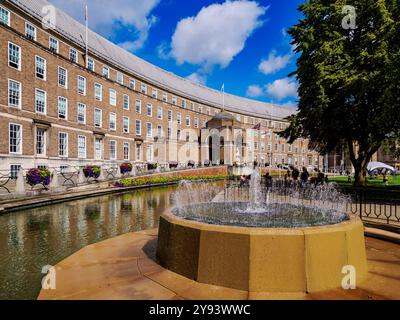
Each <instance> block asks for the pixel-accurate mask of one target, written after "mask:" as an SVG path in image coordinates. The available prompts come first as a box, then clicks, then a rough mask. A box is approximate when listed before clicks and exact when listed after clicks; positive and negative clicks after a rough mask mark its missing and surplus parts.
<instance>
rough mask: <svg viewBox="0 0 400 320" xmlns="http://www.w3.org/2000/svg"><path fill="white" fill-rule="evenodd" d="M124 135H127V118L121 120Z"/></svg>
mask: <svg viewBox="0 0 400 320" xmlns="http://www.w3.org/2000/svg"><path fill="white" fill-rule="evenodd" d="M122 123H123V130H124V133H129V117H123V118H122Z"/></svg>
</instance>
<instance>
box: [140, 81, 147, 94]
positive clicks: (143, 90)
mask: <svg viewBox="0 0 400 320" xmlns="http://www.w3.org/2000/svg"><path fill="white" fill-rule="evenodd" d="M141 91H142V93H143V94H147V86H146V85H145V84H144V83H142V86H141Z"/></svg>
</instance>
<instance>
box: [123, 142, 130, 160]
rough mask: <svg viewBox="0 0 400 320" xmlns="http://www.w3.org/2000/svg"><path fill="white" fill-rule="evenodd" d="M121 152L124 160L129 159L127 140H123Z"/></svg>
mask: <svg viewBox="0 0 400 320" xmlns="http://www.w3.org/2000/svg"><path fill="white" fill-rule="evenodd" d="M123 152H124V160H129V142H124V147H123Z"/></svg>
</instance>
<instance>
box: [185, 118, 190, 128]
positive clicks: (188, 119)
mask: <svg viewBox="0 0 400 320" xmlns="http://www.w3.org/2000/svg"><path fill="white" fill-rule="evenodd" d="M186 125H187V126H190V116H186Z"/></svg>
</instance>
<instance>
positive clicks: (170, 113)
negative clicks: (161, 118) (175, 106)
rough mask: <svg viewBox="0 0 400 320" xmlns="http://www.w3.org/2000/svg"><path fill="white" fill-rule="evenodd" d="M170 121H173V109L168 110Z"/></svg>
mask: <svg viewBox="0 0 400 320" xmlns="http://www.w3.org/2000/svg"><path fill="white" fill-rule="evenodd" d="M168 122H172V111H171V110H168Z"/></svg>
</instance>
